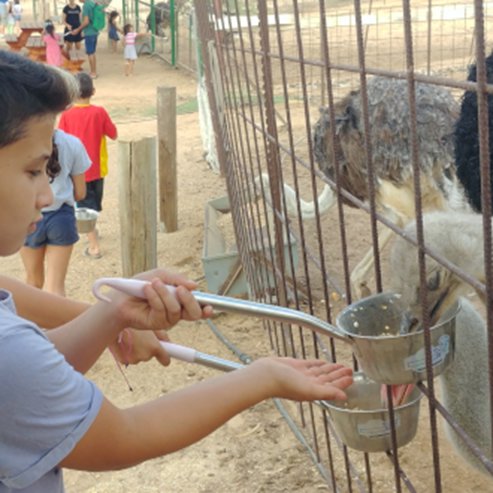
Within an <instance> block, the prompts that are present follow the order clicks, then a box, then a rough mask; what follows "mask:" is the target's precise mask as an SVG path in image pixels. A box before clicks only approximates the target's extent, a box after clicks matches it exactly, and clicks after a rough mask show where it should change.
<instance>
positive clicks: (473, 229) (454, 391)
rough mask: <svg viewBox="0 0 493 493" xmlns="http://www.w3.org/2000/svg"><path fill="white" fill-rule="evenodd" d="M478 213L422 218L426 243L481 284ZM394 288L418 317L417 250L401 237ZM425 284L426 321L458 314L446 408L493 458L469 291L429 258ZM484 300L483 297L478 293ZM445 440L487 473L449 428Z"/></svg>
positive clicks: (480, 328)
mask: <svg viewBox="0 0 493 493" xmlns="http://www.w3.org/2000/svg"><path fill="white" fill-rule="evenodd" d="M482 220H483V218H482V216H481V215H479V214H447V213H443V212H442V213H440V212H435V213H430V214H425V215H424V216H423V229H424V238H425V244H426V246H427V247H429V248H430V249H431V250H433V251H434V252H435V253H437V254H440V255H442V256H443V257H445V258H446V259H447V260H449V261H450V262H452V263H453V264H455V265H456V266H457V267H459V268H460V269H461V270H462V271H464V272H466V273H468V274H469V275H470V276H472V277H474V278H476V279H477V280H478V281H481V282H484V280H485V279H484V251H483V225H482ZM415 230H416V226H415V223H411V224H409V225H408V226H407V227H406V230H405V232H406V236H407V237H408V238H414V239H415V238H416V231H415ZM391 263H392V284H393V289H394V290H395V291H396V292H398V293H401V294H402V300H403V302H404V304H405V305H408V306H409V307H410V310H411V311H412V312H413V314H414V315H415V316H417V317H418V318H419V317H420V315H421V309H420V306H419V289H420V278H419V267H418V257H417V252H416V248H415V247H414V246H413V245H412V244H411V243H409V242H408V241H406V240H404V239H403V238H401V237H399V238H398V239H397V240H396V242H395V244H394V247H393V249H392V256H391ZM426 285H427V293H428V296H427V298H428V304H429V315H430V322H431V324H432V325H433V324H434V323H436V321H437V320H438V319H439V318H440V316H441V315H442V314H443V313H445V311H446V310H447V309H448V308H450V307H451V306H452V304H454V303H455V302H456V300H457V299H460V301H461V310H460V311H459V313H458V315H457V319H456V328H455V331H456V340H455V356H454V360H453V362H452V363H451V365H450V366H449V367H448V368H447V369H446V370H445V371H444V373H443V374H442V375H440V377H439V382H440V388H441V391H442V395H443V397H442V400H443V404H444V406H445V408H446V409H447V410H448V412H449V413H450V414H451V416H452V417H453V418H454V420H455V421H456V422H457V423H458V424H459V425H460V426H461V427H462V429H463V430H464V431H465V432H466V433H467V435H468V436H469V438H471V439H472V440H473V441H474V442H475V444H476V445H477V446H478V447H479V449H480V450H481V451H482V452H483V453H484V454H485V455H486V456H488V457H489V459H490V460H491V459H493V457H492V453H491V410H490V392H491V386H490V382H489V376H488V375H489V374H488V337H487V328H486V324H485V322H484V320H483V319H482V318H481V317H480V316H479V314H478V313H477V312H476V310H475V309H474V307H473V306H472V304H471V303H470V302H469V301H468V300H467V299H466V298H464V297H461V296H462V295H463V294H465V293H466V292H467V291H468V290H470V287H469V286H468V285H467V284H465V283H464V282H463V281H462V280H461V279H460V278H459V277H458V276H457V275H455V274H453V273H452V272H450V271H449V270H448V269H447V268H445V267H444V266H442V265H441V264H439V263H438V262H436V261H435V260H433V259H431V258H427V259H426ZM478 295H479V296H480V298H481V299H482V300H483V301H484V296H483V294H482V293H481V292H478ZM446 431H447V435H448V438H449V440H450V441H451V442H452V444H453V445H454V447H455V448H456V449H457V451H458V452H459V454H460V455H461V456H462V457H463V458H464V459H465V460H466V461H467V462H468V463H469V464H471V465H472V466H474V467H476V468H478V469H480V470H482V471H483V472H485V469H484V467H483V465H482V463H481V462H480V461H479V460H478V459H477V458H476V456H475V455H474V454H473V453H472V452H471V451H470V449H469V448H468V447H467V446H466V444H465V443H464V441H463V440H462V439H461V438H460V437H459V436H458V435H457V434H456V433H455V431H454V430H453V429H452V428H451V427H450V426H448V425H447V426H446Z"/></svg>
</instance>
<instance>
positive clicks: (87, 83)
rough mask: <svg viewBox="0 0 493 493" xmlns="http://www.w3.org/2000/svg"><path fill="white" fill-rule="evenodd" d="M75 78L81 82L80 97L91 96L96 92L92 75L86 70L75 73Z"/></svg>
mask: <svg viewBox="0 0 493 493" xmlns="http://www.w3.org/2000/svg"><path fill="white" fill-rule="evenodd" d="M75 78H76V79H77V82H78V83H79V97H80V98H81V99H87V98H90V97H91V96H92V95H93V93H94V84H93V83H92V79H91V76H90V75H89V74H86V73H85V72H79V73H77V74H76V75H75Z"/></svg>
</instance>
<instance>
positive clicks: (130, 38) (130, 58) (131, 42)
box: [123, 24, 144, 76]
mask: <svg viewBox="0 0 493 493" xmlns="http://www.w3.org/2000/svg"><path fill="white" fill-rule="evenodd" d="M123 35H124V37H125V38H124V40H125V49H124V51H123V58H124V59H125V75H127V76H128V75H133V73H134V64H135V60H137V50H136V49H135V40H136V39H137V38H138V37H140V36H144V34H139V33H136V32H134V27H133V26H132V24H125V26H123Z"/></svg>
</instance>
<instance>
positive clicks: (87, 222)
mask: <svg viewBox="0 0 493 493" xmlns="http://www.w3.org/2000/svg"><path fill="white" fill-rule="evenodd" d="M98 216H99V213H98V211H95V210H94V209H88V208H86V207H80V208H78V209H75V219H76V220H77V231H78V232H79V233H90V232H91V231H94V228H95V227H96V221H97V219H98Z"/></svg>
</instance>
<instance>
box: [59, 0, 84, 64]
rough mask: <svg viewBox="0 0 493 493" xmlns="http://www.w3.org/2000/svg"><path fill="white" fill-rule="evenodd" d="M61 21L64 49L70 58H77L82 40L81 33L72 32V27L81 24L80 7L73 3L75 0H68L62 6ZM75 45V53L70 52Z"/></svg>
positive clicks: (74, 27) (75, 27)
mask: <svg viewBox="0 0 493 493" xmlns="http://www.w3.org/2000/svg"><path fill="white" fill-rule="evenodd" d="M62 13H63V15H62V22H63V25H64V26H65V30H64V34H63V38H64V40H65V49H66V51H67V53H68V54H69V57H70V58H72V59H78V58H79V50H80V42H81V41H82V34H81V33H80V32H79V33H78V34H72V31H73V30H74V29H77V28H78V27H79V26H80V24H81V21H82V19H81V17H82V9H81V8H80V6H79V5H77V4H76V3H75V0H69V2H68V3H67V5H65V7H63V11H62ZM74 46H75V53H74V54H73V53H72V49H73V48H74Z"/></svg>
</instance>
